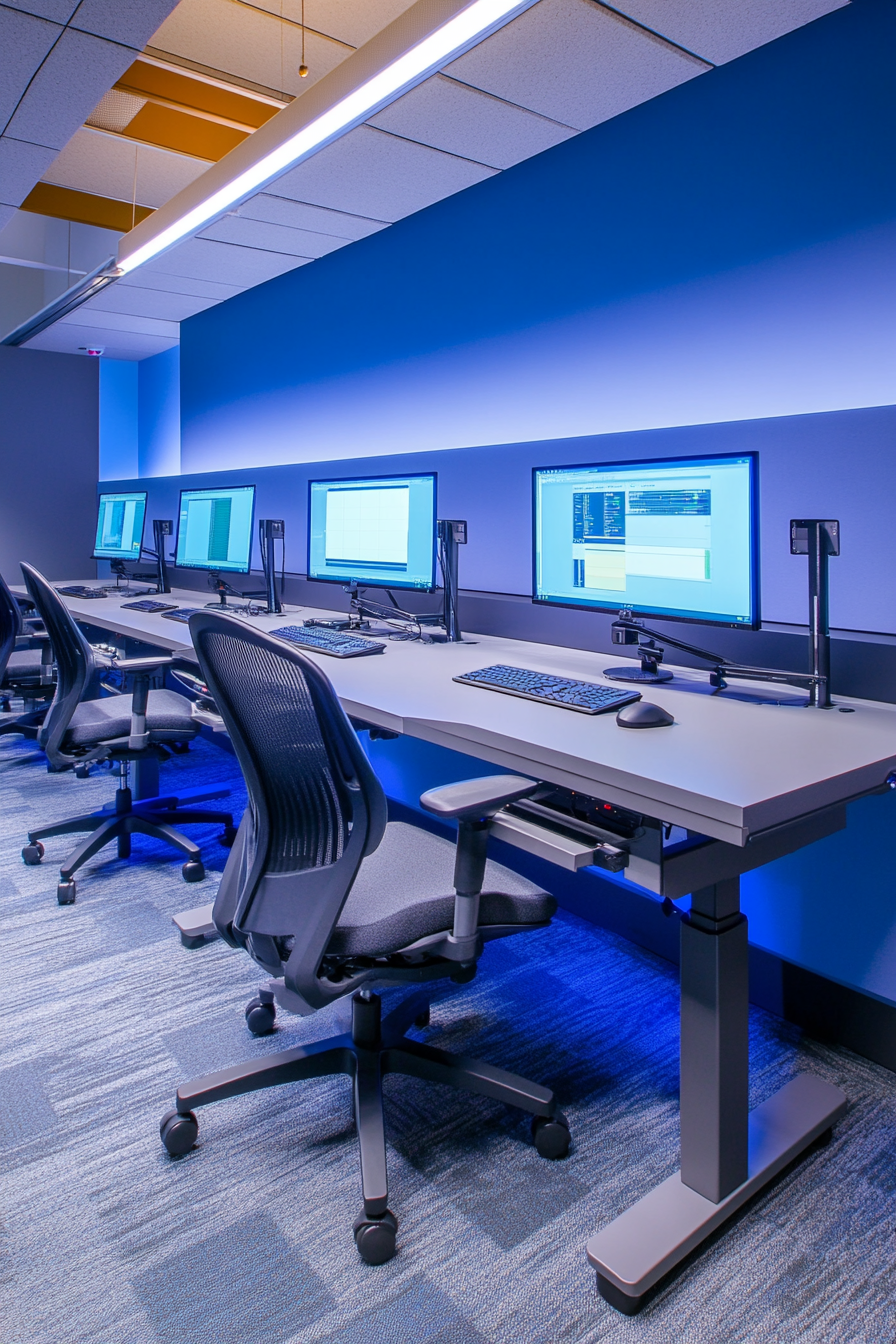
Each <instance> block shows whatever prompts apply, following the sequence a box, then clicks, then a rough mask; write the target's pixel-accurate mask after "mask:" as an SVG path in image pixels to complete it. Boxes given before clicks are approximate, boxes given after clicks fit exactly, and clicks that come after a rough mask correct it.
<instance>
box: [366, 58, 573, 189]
mask: <svg viewBox="0 0 896 1344" xmlns="http://www.w3.org/2000/svg"><path fill="white" fill-rule="evenodd" d="M369 124H370V125H371V126H377V127H379V128H380V129H381V130H383V131H392V132H393V134H395V135H403V136H406V137H407V138H408V139H409V140H417V141H419V142H420V143H421V144H424V145H431V146H432V147H433V148H434V149H444V150H446V151H447V152H448V153H449V154H459V155H461V156H462V157H463V158H466V159H475V160H477V161H478V162H479V163H486V164H489V165H490V166H491V167H492V168H510V167H511V166H512V165H513V164H514V163H519V162H521V160H522V159H528V158H531V156H532V155H533V154H540V153H541V151H542V150H543V149H550V148H551V146H552V145H559V144H560V142H561V140H568V139H569V138H570V136H572V135H575V134H576V132H575V131H573V130H571V129H570V128H569V127H568V126H559V125H558V124H557V122H555V121H548V120H547V119H546V118H545V117H539V116H537V115H536V113H534V112H527V111H525V110H524V109H523V108H520V107H514V106H512V104H510V103H504V102H502V101H501V100H500V99H498V98H493V97H492V96H491V95H490V94H488V93H482V92H481V90H479V89H471V88H470V87H469V86H468V85H466V84H458V83H457V82H456V81H455V80H453V79H446V78H445V77H444V76H443V75H434V76H433V77H432V79H428V80H426V82H425V83H424V84H419V85H418V86H417V88H416V89H411V91H410V93H406V94H405V95H404V97H403V98H399V99H398V101H397V102H395V103H392V105H391V106H390V107H387V108H385V109H384V110H383V111H382V112H379V113H377V115H376V116H375V117H371V119H370V123H369Z"/></svg>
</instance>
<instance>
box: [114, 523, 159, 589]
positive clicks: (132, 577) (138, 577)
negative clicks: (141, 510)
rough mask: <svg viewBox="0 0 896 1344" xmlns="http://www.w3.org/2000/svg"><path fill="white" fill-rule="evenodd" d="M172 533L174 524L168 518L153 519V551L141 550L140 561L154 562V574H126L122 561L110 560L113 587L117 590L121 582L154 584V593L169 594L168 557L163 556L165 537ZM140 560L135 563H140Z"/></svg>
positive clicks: (143, 548)
mask: <svg viewBox="0 0 896 1344" xmlns="http://www.w3.org/2000/svg"><path fill="white" fill-rule="evenodd" d="M173 532H174V523H173V522H172V521H171V519H170V518H154V519H153V521H152V537H153V544H154V548H155V549H154V550H150V549H149V547H148V546H144V547H142V548H141V552H140V560H142V559H143V557H144V556H148V557H149V559H150V560H155V562H156V572H155V574H128V572H127V570H126V569H125V567H124V563H125V562H124V561H123V560H110V562H109V565H110V568H111V570H112V573H113V574H114V575H115V587H116V588H118V586H119V584H120V583H121V580H122V579H124V580H125V582H127V583H131V582H133V583H154V584H155V585H156V592H159V593H170V592H171V584H170V582H169V580H168V557H167V556H166V555H165V541H164V538H165V537H170V536H171V535H172V534H173ZM140 560H138V561H137V563H138V564H139V563H140Z"/></svg>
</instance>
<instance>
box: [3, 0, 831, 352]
mask: <svg viewBox="0 0 896 1344" xmlns="http://www.w3.org/2000/svg"><path fill="white" fill-rule="evenodd" d="M46 2H47V3H50V2H51V0H46ZM110 2H111V0H110ZM223 2H224V0H181V4H180V5H179V6H178V8H177V10H176V11H175V12H174V13H173V14H172V15H171V17H170V18H169V19H168V20H167V21H166V22H165V23H164V24H163V25H162V28H161V29H160V30H159V32H158V33H157V34H156V35H155V37H154V38H153V45H154V47H159V48H161V44H162V43H163V41H164V42H166V43H168V44H169V46H168V47H167V48H165V49H167V50H172V49H173V46H172V45H171V44H177V50H178V52H179V54H180V55H182V56H184V57H188V56H189V52H190V51H191V50H194V51H199V50H200V45H201V49H202V52H203V56H202V60H203V61H204V62H205V63H206V64H208V63H209V62H210V61H211V60H212V57H211V56H210V54H209V50H210V48H209V44H208V33H207V32H205V33H203V31H202V30H203V24H204V23H205V22H206V21H209V19H210V16H211V15H212V14H213V13H214V7H215V6H219V5H220V4H221V3H223ZM227 3H228V4H229V5H230V8H231V9H233V8H234V7H236V8H237V9H238V10H239V11H240V18H239V25H238V26H239V31H240V33H241V34H242V38H241V41H242V42H243V43H244V48H243V56H242V59H243V64H242V66H241V70H242V71H243V72H245V71H247V70H251V71H252V72H253V73H252V74H251V75H250V74H246V75H245V77H246V78H251V79H253V80H255V81H256V82H257V83H259V84H261V85H263V86H264V87H266V88H282V87H283V84H284V82H285V83H286V84H287V88H286V90H285V91H286V92H289V91H290V89H289V87H288V85H289V78H288V70H287V65H288V67H289V69H294V63H295V62H296V60H297V57H296V55H295V53H294V52H293V53H292V54H291V55H290V58H289V62H285V63H284V67H283V79H282V80H281V78H280V49H279V37H278V38H277V45H276V50H274V49H273V48H272V47H271V44H270V41H269V28H268V27H267V26H266V25H269V24H270V22H271V20H270V18H269V17H268V16H267V15H263V14H259V13H258V9H260V8H266V9H268V10H269V11H270V12H271V13H277V14H279V0H276V7H275V4H274V0H258V3H257V6H256V7H255V8H252V7H250V6H249V5H248V4H246V3H245V0H227ZM845 3H847V0H742V2H739V3H735V0H620V4H619V5H618V6H616V7H615V8H613V9H611V8H608V7H606V6H604V5H601V4H599V3H596V2H595V0H540V2H539V3H538V4H536V5H534V6H533V7H532V8H531V9H529V10H527V11H526V12H525V13H524V14H522V15H521V16H520V17H519V18H517V19H515V20H514V21H513V22H512V23H510V24H508V25H507V26H506V27H504V28H503V29H501V30H500V31H498V32H497V33H495V34H494V35H493V36H491V37H489V38H488V39H486V40H485V41H484V42H482V43H480V45H479V46H478V47H476V48H474V49H473V50H472V51H470V52H468V53H467V54H466V55H464V56H462V57H461V58H460V59H459V60H457V61H454V62H453V63H452V64H451V65H449V66H448V67H446V69H445V70H444V71H443V73H441V74H438V75H434V76H433V77H431V78H430V79H429V80H427V81H426V82H425V83H424V84H422V85H420V86H419V87H418V88H417V89H414V90H413V91H412V92H410V93H408V94H405V96H404V97H402V98H400V99H398V100H397V101H396V102H395V103H393V104H392V105H391V106H390V107H388V108H387V109H386V110H385V111H382V112H380V113H378V114H377V115H376V116H375V117H373V118H372V119H371V121H370V122H369V123H368V124H367V125H365V126H360V127H358V128H356V129H355V130H353V131H350V132H349V133H348V134H347V135H345V136H343V138H342V139H341V140H338V141H336V142H335V143H334V144H331V145H329V146H328V147H327V148H325V149H323V150H321V151H320V152H319V153H318V154H317V155H315V156H314V157H313V158H312V159H309V160H307V161H306V162H305V163H303V164H301V165H300V166H299V167H298V168H295V169H292V170H291V171H289V172H287V173H285V174H284V175H283V176H282V177H280V178H279V179H277V181H276V182H274V183H273V184H271V185H269V186H268V187H267V188H266V190H265V191H264V192H262V193H259V194H258V195H257V196H255V197H254V198H253V199H252V200H250V201H248V202H247V203H246V204H244V205H243V206H241V207H240V208H239V209H238V210H236V211H234V212H233V213H232V214H230V215H228V216H226V217H225V218H223V219H221V220H219V221H218V222H217V223H215V224H213V225H212V226H211V227H210V228H208V229H206V230H205V231H204V232H203V234H202V235H201V236H200V237H197V238H193V239H190V240H189V241H187V242H185V243H182V244H181V245H179V246H178V247H177V248H175V249H173V250H172V251H170V252H168V253H166V254H165V255H164V256H162V257H160V258H158V259H157V260H156V261H154V262H152V263H150V264H149V265H147V266H144V267H141V268H140V269H139V270H138V271H136V272H133V273H131V274H130V275H128V276H127V277H126V278H125V279H123V280H121V281H119V282H117V283H116V284H115V285H112V286H110V287H109V288H107V289H105V290H104V291H103V292H102V293H101V294H100V295H98V296H97V297H96V298H95V299H92V300H90V301H89V302H88V303H87V304H85V305H84V306H83V307H82V308H80V309H78V310H77V311H76V312H75V313H72V314H71V315H70V316H69V317H67V318H64V319H62V320H61V321H60V322H58V323H57V324H56V325H55V326H53V327H51V328H49V329H48V330H47V331H45V332H43V333H42V334H41V335H40V336H37V337H35V338H34V339H33V340H32V341H31V342H29V345H31V346H32V347H35V348H40V349H50V350H77V349H78V347H79V346H83V345H85V344H89V345H94V346H103V347H105V353H106V354H107V355H108V356H111V357H113V358H121V359H134V358H142V357H144V356H145V355H149V354H154V353H156V352H157V351H158V350H160V349H166V348H168V347H170V346H171V345H173V344H175V343H176V342H177V340H178V327H177V324H178V322H179V321H181V320H183V318H184V317H186V316H189V315H190V314H191V313H193V312H199V311H201V310H202V309H203V308H205V307H210V306H212V305H214V304H215V303H218V302H220V301H221V300H222V299H223V298H225V297H229V294H230V293H237V292H239V291H240V290H243V289H246V288H249V287H251V286H253V285H256V284H259V283H261V281H263V280H267V279H270V278H272V277H273V276H275V275H279V274H282V273H283V272H285V271H288V270H291V269H293V268H295V267H296V266H301V265H307V264H308V263H309V262H311V261H313V260H314V259H315V258H317V257H321V256H324V255H326V254H327V253H328V252H331V251H334V250H335V249H337V248H339V247H343V246H347V245H348V244H349V243H350V242H352V241H353V240H355V239H357V238H362V237H365V236H367V235H368V234H370V233H372V232H375V231H376V230H377V229H381V228H384V227H386V226H387V225H388V224H390V223H392V222H394V221H396V220H398V219H401V218H404V217H405V216H407V215H409V214H412V213H414V212H415V211H417V210H420V209H423V208H424V207H425V206H427V205H430V204H432V203H434V202H435V201H438V200H441V199H443V198H444V197H446V196H450V195H452V194H453V193H455V192H458V191H462V190H463V189H464V188H466V187H468V186H472V185H473V184H475V183H477V182H480V181H483V180H484V179H485V178H487V177H492V176H494V175H495V174H496V173H497V172H499V171H501V170H503V169H505V168H508V167H510V166H512V165H513V164H515V163H518V162H520V161H521V160H523V159H526V158H529V157H531V156H532V155H533V154H538V153H540V152H541V151H542V150H544V149H547V148H549V147H550V146H552V145H555V144H558V143H560V141H562V140H565V139H568V138H569V137H570V136H572V135H575V134H578V133H579V132H581V131H583V130H587V129H589V128H590V127H592V126H595V125H597V124H599V123H600V122H603V121H606V120H608V119H610V118H611V117H614V116H617V115H619V114H620V113H622V112H625V111H627V110H628V109H629V108H632V107H634V106H636V105H638V104H639V103H643V102H645V101H646V100H648V99H650V98H654V97H656V96H657V95H658V94H661V93H663V92H665V91H666V90H668V89H672V88H674V87H676V86H677V85H679V84H682V83H683V82H685V81H686V80H689V79H693V78H695V77H696V76H698V75H700V74H702V73H704V72H705V71H707V70H709V69H711V68H712V67H713V65H715V64H719V63H722V62H724V61H728V60H732V59H734V58H735V57H736V56H739V55H742V54H743V53H744V52H746V51H749V50H752V49H753V48H755V47H758V46H761V45H763V44H764V43H766V42H769V41H772V40H773V39H774V38H776V37H779V36H781V35H782V34H783V33H784V32H787V31H790V30H791V29H794V28H797V27H800V26H801V25H802V24H804V23H807V22H809V21H811V20H812V19H814V18H817V17H819V16H820V15H821V14H823V13H827V12H829V11H830V10H833V9H837V8H840V7H841V5H842V4H845ZM406 7H407V6H406V4H405V3H404V0H388V2H387V0H365V4H364V5H363V6H360V7H359V6H358V5H357V4H353V3H352V2H351V0H306V22H307V23H308V25H309V27H311V26H313V25H314V23H315V15H316V14H319V15H320V18H319V20H318V21H319V22H320V23H321V24H322V25H323V24H324V23H326V24H328V25H329V26H328V30H327V31H328V32H329V33H331V34H333V33H335V32H336V31H337V29H338V31H339V33H340V39H341V40H344V41H346V42H349V41H351V42H358V41H361V40H365V39H366V36H367V35H368V30H373V31H376V30H377V29H378V28H379V27H382V26H383V24H385V23H387V22H389V21H390V20H391V18H394V17H395V15H396V14H397V13H398V12H400V11H402V10H403V9H405V8H406ZM619 9H624V10H625V11H626V14H625V15H623V14H620V13H619V12H618V10H619ZM243 10H245V17H244V16H243V13H242V11H243ZM298 10H299V0H284V13H285V14H286V15H287V16H289V15H291V14H294V13H295V14H297V13H298ZM626 15H627V16H629V17H626ZM340 23H341V24H342V26H341V27H340ZM240 25H241V26H240ZM290 40H292V39H290ZM233 41H234V39H233V37H232V35H231V34H227V35H222V36H221V38H220V43H221V46H220V51H219V52H218V55H216V56H215V57H214V59H215V60H220V62H221V63H222V67H223V68H227V66H226V62H227V61H229V60H232V59H235V53H234V51H233V47H232V44H233ZM309 41H310V37H309ZM191 43H193V44H194V45H193V46H191V45H190V44H191ZM228 43H229V44H231V45H230V46H228V45H227V44H228ZM321 43H322V44H323V45H324V46H327V45H328V46H329V47H330V48H332V49H333V50H334V51H340V50H341V56H340V57H339V59H342V58H343V57H344V56H345V55H346V54H348V48H345V47H343V48H341V49H340V48H338V47H337V45H336V43H335V42H334V41H333V40H332V38H327V39H323V38H322V39H321ZM269 48H270V49H269ZM215 50H216V51H217V50H218V49H217V48H216V49H215ZM309 50H310V49H309ZM321 50H323V47H322V48H321ZM196 59H199V58H198V57H197V58H196ZM306 59H307V58H306ZM321 60H322V61H323V57H321ZM309 63H310V62H309ZM334 63H335V60H334ZM322 68H323V67H321V69H322ZM295 82H296V81H295V80H293V83H295ZM88 134H89V135H100V134H101V133H100V132H89V131H86V130H85V131H83V132H79V133H78V135H77V136H76V137H75V140H74V141H73V142H72V144H71V145H70V146H69V147H68V148H67V149H66V151H65V154H63V155H61V156H60V159H59V160H57V164H54V167H53V170H51V171H52V172H55V173H57V175H59V174H62V173H64V172H65V171H66V166H65V165H66V162H67V160H66V155H70V156H71V157H72V158H74V156H76V155H77V154H78V153H79V152H81V151H80V148H79V146H80V144H81V143H82V141H81V140H80V139H79V137H83V136H85V135H88ZM108 138H109V139H110V140H111V139H112V137H108ZM122 143H126V142H122ZM127 148H128V150H129V152H130V156H131V159H130V171H131V174H133V158H134V150H133V145H127ZM142 153H143V151H142V149H141V155H142ZM158 153H160V154H164V151H158ZM101 157H103V156H101ZM166 157H168V158H172V159H176V158H182V157H183V156H175V155H167V156H166ZM97 162H99V159H98V160H97ZM186 162H188V163H192V164H194V165H195V164H196V163H197V162H198V161H197V160H189V161H186ZM59 164H61V165H62V167H59V166H58V165H59ZM103 164H104V165H105V166H104V167H103V169H102V171H103V172H106V173H108V180H109V181H110V182H111V181H112V180H113V178H114V176H115V174H116V173H119V174H121V173H123V172H124V171H125V166H124V165H123V163H119V162H118V160H117V159H116V158H115V152H114V149H113V150H109V151H108V152H107V153H105V152H104V157H103ZM141 164H142V159H141ZM98 171H99V170H98ZM140 171H141V172H142V171H143V168H142V166H141V167H140ZM146 171H147V173H148V174H149V173H151V172H152V171H153V169H152V168H151V166H150V161H149V159H147V167H146ZM166 171H169V173H170V172H173V171H174V170H173V169H168V170H166ZM182 171H183V172H184V173H187V172H191V171H193V169H187V168H186V167H184V168H183V169H182ZM147 180H149V179H147ZM163 180H165V179H164V172H163V171H162V170H161V169H160V170H159V182H160V195H161V194H162V190H163V187H162V185H161V184H162V182H163ZM167 180H168V181H169V182H170V180H171V179H170V177H169V179H167ZM127 196H128V198H129V197H130V184H129V187H128V192H127ZM209 285H214V286H215V287H216V289H215V292H213V291H212V290H210V289H208V288H203V286H209ZM223 288H226V289H227V291H228V292H227V293H226V294H225V293H221V292H220V290H221V289H223Z"/></svg>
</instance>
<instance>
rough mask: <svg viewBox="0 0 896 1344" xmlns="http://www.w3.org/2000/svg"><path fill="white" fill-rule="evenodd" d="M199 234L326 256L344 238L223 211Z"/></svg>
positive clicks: (267, 248) (310, 256) (300, 254)
mask: <svg viewBox="0 0 896 1344" xmlns="http://www.w3.org/2000/svg"><path fill="white" fill-rule="evenodd" d="M199 236H200V238H212V239H215V240H216V241H217V242H220V243H238V244H239V246H240V247H259V248H262V249H263V250H264V251H265V252H284V253H286V254H287V255H290V256H294V257H305V258H306V259H307V260H312V259H313V258H314V257H325V256H326V255H327V253H328V252H335V251H336V249H337V248H339V247H345V245H346V243H347V242H348V239H347V238H334V237H332V235H328V234H325V233H310V232H309V231H308V230H307V229H289V228H284V226H283V225H282V224H268V223H266V222H264V221H263V220H260V219H243V218H239V217H237V216H236V215H226V216H225V217H224V219H219V220H218V221H217V222H216V223H215V224H212V226H211V228H208V229H204V230H203V232H202V233H201V234H200V235H199Z"/></svg>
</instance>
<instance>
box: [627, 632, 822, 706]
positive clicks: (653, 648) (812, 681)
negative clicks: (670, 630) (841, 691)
mask: <svg viewBox="0 0 896 1344" xmlns="http://www.w3.org/2000/svg"><path fill="white" fill-rule="evenodd" d="M645 635H646V636H648V639H647V640H646V641H645V642H644V643H642V642H641V640H642V637H643V636H645ZM612 639H613V643H614V644H629V645H633V644H634V645H637V646H638V652H639V653H640V655H641V667H640V669H636V668H627V667H608V668H606V669H605V670H604V676H605V677H609V678H610V680H611V681H639V682H657V681H670V680H671V678H672V673H671V672H665V671H660V670H659V664H660V662H661V661H662V658H663V650H662V649H661V648H659V647H658V646H657V645H656V643H655V642H654V641H655V640H657V639H661V640H662V641H663V644H668V645H671V647H672V648H674V649H680V650H681V652H682V653H689V654H690V655H691V657H693V658H700V659H701V660H702V661H703V662H706V663H710V664H711V665H712V671H711V672H710V674H709V684H710V685H711V686H714V687H715V689H716V691H717V692H718V691H723V690H724V689H725V687H726V686H727V685H728V682H729V681H735V680H738V679H742V680H744V681H775V682H781V683H784V684H786V685H792V686H807V687H808V688H809V704H810V705H812V706H814V707H816V708H827V707H828V706H829V705H830V703H831V700H830V691H829V688H828V682H829V674H828V673H827V672H824V673H822V672H820V671H818V670H817V669H815V670H813V671H812V672H787V671H784V670H781V669H779V668H774V667H751V666H750V665H749V664H748V663H735V662H733V661H732V660H731V659H730V658H724V657H723V656H722V655H721V654H718V653H712V652H711V651H710V650H709V649H701V648H699V647H698V646H697V645H696V644H686V643H685V641H684V640H683V639H675V638H674V637H673V636H672V635H669V634H665V633H661V632H660V631H659V630H651V629H650V628H649V627H648V626H646V625H642V624H641V623H640V622H639V621H635V619H634V618H633V616H632V613H631V612H630V611H620V613H619V617H618V619H617V620H615V621H614V622H613V625H612ZM639 672H640V675H639Z"/></svg>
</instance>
